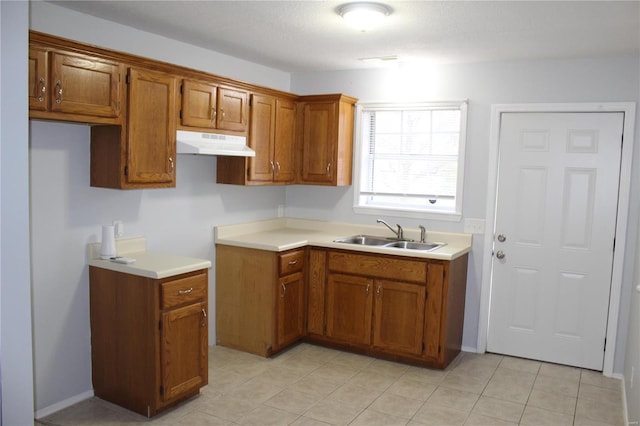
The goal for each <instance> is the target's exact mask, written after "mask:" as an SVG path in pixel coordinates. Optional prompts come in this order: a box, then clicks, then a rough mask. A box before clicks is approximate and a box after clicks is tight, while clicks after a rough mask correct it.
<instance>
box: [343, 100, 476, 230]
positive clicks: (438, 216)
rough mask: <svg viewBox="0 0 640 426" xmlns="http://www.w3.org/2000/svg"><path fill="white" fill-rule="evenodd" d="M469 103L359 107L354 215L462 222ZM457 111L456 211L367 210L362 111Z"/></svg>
mask: <svg viewBox="0 0 640 426" xmlns="http://www.w3.org/2000/svg"><path fill="white" fill-rule="evenodd" d="M467 107H468V102H467V100H464V101H442V102H417V103H416V102H413V103H412V102H370V103H368V102H364V103H358V104H356V111H355V113H356V122H355V129H354V137H355V140H354V142H355V143H354V157H353V163H354V164H353V173H354V178H353V211H354V212H355V213H360V214H367V215H376V216H385V215H388V216H398V217H408V218H416V219H435V220H445V221H455V222H459V221H460V220H461V219H462V198H463V188H464V169H465V153H466V141H467ZM419 108H423V109H430V110H436V109H458V110H460V140H459V144H458V170H457V181H456V198H455V208H454V211H442V210H436V209H433V210H429V209H411V208H398V207H383V206H365V205H361V204H360V199H361V192H360V191H361V179H362V175H361V165H362V163H363V158H362V155H363V152H364V147H363V144H364V141H363V140H362V121H363V120H362V115H363V111H370V110H376V109H379V110H394V109H395V110H408V109H419Z"/></svg>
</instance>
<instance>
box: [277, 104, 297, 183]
mask: <svg viewBox="0 0 640 426" xmlns="http://www.w3.org/2000/svg"><path fill="white" fill-rule="evenodd" d="M273 158H274V159H275V165H276V167H275V169H276V171H275V176H274V181H276V182H282V183H291V182H293V181H294V180H295V177H296V173H295V170H296V103H295V102H293V101H291V100H288V99H277V100H276V140H275V145H274V153H273Z"/></svg>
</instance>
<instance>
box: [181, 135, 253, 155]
mask: <svg viewBox="0 0 640 426" xmlns="http://www.w3.org/2000/svg"><path fill="white" fill-rule="evenodd" d="M176 153H178V154H196V155H223V156H224V155H228V156H233V157H255V156H256V152H255V151H254V150H252V149H251V148H249V147H248V146H247V138H246V137H244V136H232V135H223V134H219V133H201V132H188V131H185V130H178V134H177V137H176Z"/></svg>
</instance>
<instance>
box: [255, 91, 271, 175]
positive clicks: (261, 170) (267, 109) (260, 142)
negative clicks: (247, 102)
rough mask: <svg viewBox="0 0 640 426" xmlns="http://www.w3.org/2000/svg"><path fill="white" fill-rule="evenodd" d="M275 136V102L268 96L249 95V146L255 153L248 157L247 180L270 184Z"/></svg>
mask: <svg viewBox="0 0 640 426" xmlns="http://www.w3.org/2000/svg"><path fill="white" fill-rule="evenodd" d="M275 135H276V100H275V99H274V98H272V97H270V96H263V95H255V94H254V95H251V117H250V119H249V146H250V147H251V148H252V149H253V150H254V151H255V152H256V156H255V157H249V159H248V160H249V173H248V174H249V180H251V181H255V182H271V181H272V180H273V174H274V168H275V165H274V162H273V144H274V142H275Z"/></svg>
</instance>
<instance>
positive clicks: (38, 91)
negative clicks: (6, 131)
mask: <svg viewBox="0 0 640 426" xmlns="http://www.w3.org/2000/svg"><path fill="white" fill-rule="evenodd" d="M48 75H49V71H48V64H47V51H46V50H44V49H38V48H35V47H32V48H30V49H29V109H36V110H41V111H44V110H46V109H47V105H48V104H49V102H48V100H49V89H50V88H49V87H47V76H48Z"/></svg>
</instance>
